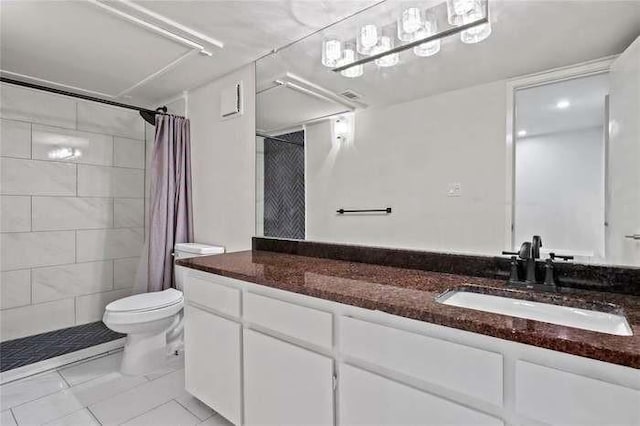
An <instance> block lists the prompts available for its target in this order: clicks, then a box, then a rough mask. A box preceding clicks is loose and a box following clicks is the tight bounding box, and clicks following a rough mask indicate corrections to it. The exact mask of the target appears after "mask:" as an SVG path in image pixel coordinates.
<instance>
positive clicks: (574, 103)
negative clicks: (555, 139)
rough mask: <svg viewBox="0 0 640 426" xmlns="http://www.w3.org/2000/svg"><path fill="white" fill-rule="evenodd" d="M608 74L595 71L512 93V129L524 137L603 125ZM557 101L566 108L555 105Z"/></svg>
mask: <svg viewBox="0 0 640 426" xmlns="http://www.w3.org/2000/svg"><path fill="white" fill-rule="evenodd" d="M608 93H609V75H608V74H598V75H594V76H590V77H582V78H575V79H571V80H566V81H562V82H558V83H553V84H546V85H543V86H536V87H532V88H529V89H523V90H519V91H517V92H516V131H519V130H524V131H526V132H527V133H526V137H531V136H537V135H544V134H549V133H556V132H565V131H570V130H577V129H584V128H589V127H596V126H603V125H604V123H605V96H606V95H607V94H608ZM559 101H568V102H569V104H570V105H569V107H567V108H558V102H559Z"/></svg>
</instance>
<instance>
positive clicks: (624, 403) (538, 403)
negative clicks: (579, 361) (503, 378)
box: [516, 361, 640, 426]
mask: <svg viewBox="0 0 640 426" xmlns="http://www.w3.org/2000/svg"><path fill="white" fill-rule="evenodd" d="M516 412H517V413H518V414H519V415H521V416H523V417H525V418H527V419H534V420H537V421H541V422H544V423H546V424H551V425H581V426H586V425H620V426H623V425H629V426H630V425H639V424H640V391H638V390H636V389H630V388H626V387H622V386H618V385H614V384H612V383H606V382H603V381H601V380H596V379H592V378H590V377H584V376H579V375H577V374H573V373H568V372H566V371H560V370H556V369H553V368H549V367H545V366H542V365H537V364H533V363H530V362H526V361H518V362H517V363H516Z"/></svg>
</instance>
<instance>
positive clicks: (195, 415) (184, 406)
mask: <svg viewBox="0 0 640 426" xmlns="http://www.w3.org/2000/svg"><path fill="white" fill-rule="evenodd" d="M171 401H174V402H175V403H177V404H178V405H179V406H181V407H182V408H184V409H185V410H187V412H188V413H190V414H191V415H192V416H193V417H195V418H196V419H198V421H199V422H200V423H202V422H203V421H205V420H206V419H201V418H200V417H199V416H198V415H197V414H196V413H194V412H193V411H191V410H189V407H187V406H186V405H184V404H182V403H181V402H180V401H178V399H177V398H173V399H172V400H171ZM214 413H215V411H214ZM209 417H212V416H209ZM209 417H207V419H208V418H209Z"/></svg>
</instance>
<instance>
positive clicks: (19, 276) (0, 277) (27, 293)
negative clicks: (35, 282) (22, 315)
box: [0, 269, 31, 309]
mask: <svg viewBox="0 0 640 426" xmlns="http://www.w3.org/2000/svg"><path fill="white" fill-rule="evenodd" d="M30 303H31V271H30V270H29V269H21V270H19V271H8V272H2V273H1V274H0V309H7V308H15V307H16V306H24V305H28V304H30Z"/></svg>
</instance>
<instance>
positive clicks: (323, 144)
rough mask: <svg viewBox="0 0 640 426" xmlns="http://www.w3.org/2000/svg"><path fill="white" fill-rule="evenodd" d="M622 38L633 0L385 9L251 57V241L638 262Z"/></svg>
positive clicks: (627, 40) (627, 54) (635, 139)
mask: <svg viewBox="0 0 640 426" xmlns="http://www.w3.org/2000/svg"><path fill="white" fill-rule="evenodd" d="M487 10H488V18H487V14H486V11H487ZM567 17H570V19H567ZM603 17H606V19H603ZM594 23H597V25H594ZM578 35H579V36H578ZM638 36H640V4H639V3H637V2H628V1H590V2H575V1H561V0H559V1H553V2H540V1H527V0H523V1H493V0H490V1H489V2H484V1H479V0H448V1H442V0H439V1H430V0H425V1H390V0H387V1H384V2H381V3H378V4H376V5H374V6H372V7H370V8H368V9H365V10H364V11H362V12H360V13H358V14H356V15H353V16H351V17H350V18H348V19H345V20H342V21H340V22H338V23H336V24H334V25H331V26H329V27H327V28H325V29H324V30H322V31H320V32H318V33H315V34H313V35H311V36H309V37H307V38H305V39H302V40H300V41H298V42H296V43H294V44H292V45H290V46H287V47H286V48H284V49H281V50H279V51H277V52H275V53H273V54H270V55H267V56H265V57H264V58H262V59H260V60H259V61H257V63H256V71H257V84H256V87H257V94H256V99H257V117H256V123H257V124H256V127H257V130H258V131H257V133H258V135H257V136H256V137H257V153H256V155H257V168H258V172H257V176H258V177H257V182H256V185H257V191H256V193H257V197H256V209H257V223H256V233H257V235H260V236H268V237H277V238H294V239H303V238H304V239H308V240H313V241H326V242H338V243H352V244H361V245H376V246H386V247H401V248H409V249H419V250H430V251H444V252H459V253H473V254H485V255H497V254H499V253H500V252H501V251H502V250H514V249H517V248H519V247H520V243H522V242H523V241H525V240H528V241H530V240H531V237H532V235H534V234H536V235H541V236H542V241H543V247H542V250H541V251H542V253H543V254H546V253H549V252H552V251H553V252H555V253H560V254H566V255H573V256H575V259H576V261H578V262H585V263H605V264H624V265H640V167H639V166H638V159H639V158H640V120H638V117H639V116H640V39H638ZM388 207H391V208H392V210H391V213H387V210H386V208H388ZM340 209H345V210H361V209H363V210H370V209H373V210H377V209H380V210H382V211H380V212H348V213H344V214H339V213H337V210H340Z"/></svg>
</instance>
